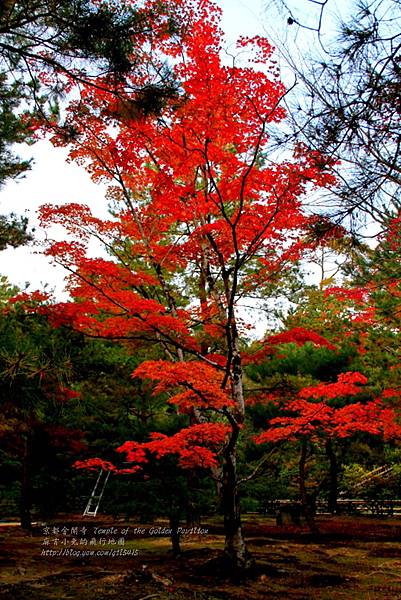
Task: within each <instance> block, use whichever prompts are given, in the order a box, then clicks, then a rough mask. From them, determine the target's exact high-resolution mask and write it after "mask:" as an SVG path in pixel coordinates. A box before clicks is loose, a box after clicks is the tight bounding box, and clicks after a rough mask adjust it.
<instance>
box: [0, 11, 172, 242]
mask: <svg viewBox="0 0 401 600" xmlns="http://www.w3.org/2000/svg"><path fill="white" fill-rule="evenodd" d="M179 28H180V26H179V15H178V4H177V3H175V2H174V1H172V2H167V3H163V4H162V3H160V2H148V3H146V6H142V7H135V6H134V5H133V3H132V2H130V1H128V0H127V1H122V2H118V3H116V2H110V1H109V0H101V1H96V0H72V1H71V0H57V1H55V0H35V1H32V0H11V1H9V0H4V2H2V3H1V5H0V96H1V102H0V186H1V185H3V183H4V182H5V181H7V180H8V179H10V178H17V177H19V176H21V175H23V174H24V173H25V172H26V171H27V170H28V169H29V168H30V164H31V161H26V160H21V159H20V158H19V157H18V156H17V155H15V154H14V152H13V145H14V144H15V143H18V142H26V143H32V141H33V135H32V134H33V130H34V128H35V126H37V122H38V121H41V122H42V123H45V124H47V125H50V126H52V125H54V123H55V122H57V123H58V124H60V123H61V121H62V118H61V117H60V112H59V104H60V102H62V101H63V99H64V98H65V96H66V94H68V92H69V90H70V89H71V82H74V83H76V84H79V83H85V84H93V85H97V86H102V85H103V84H102V81H107V87H108V89H109V90H110V89H111V88H112V87H113V88H114V92H115V93H116V95H117V96H118V97H120V98H121V97H125V96H124V92H125V91H126V86H127V83H128V79H127V74H128V73H129V72H130V71H131V70H136V69H140V68H145V66H144V61H145V62H146V68H147V69H148V71H149V77H150V78H151V79H152V84H153V88H152V89H149V88H147V89H146V92H145V94H146V96H147V108H148V110H154V106H156V109H157V108H158V107H159V106H160V102H162V101H163V98H164V96H165V95H167V96H170V95H171V93H172V87H173V83H172V81H171V80H170V79H169V74H168V71H167V70H164V71H159V72H158V73H156V72H154V71H153V70H152V63H151V61H148V59H149V51H148V49H149V47H150V46H151V45H152V43H153V40H154V39H155V38H160V37H165V36H174V35H178V34H179ZM145 48H146V51H144V49H145ZM100 76H101V77H100ZM95 81H96V83H95ZM75 94H77V88H75ZM135 94H137V95H138V102H139V103H141V102H143V95H144V92H143V90H142V88H135V89H132V88H130V95H131V97H133V98H135ZM60 119H61V121H60ZM68 133H69V135H73V132H72V131H71V130H68ZM29 239H30V236H29V234H28V233H27V223H26V221H25V220H23V219H20V220H19V219H17V218H15V217H13V216H12V217H11V218H9V219H7V218H6V217H0V248H4V247H5V246H6V245H8V244H9V245H12V246H16V245H20V244H22V243H25V242H27V241H29Z"/></svg>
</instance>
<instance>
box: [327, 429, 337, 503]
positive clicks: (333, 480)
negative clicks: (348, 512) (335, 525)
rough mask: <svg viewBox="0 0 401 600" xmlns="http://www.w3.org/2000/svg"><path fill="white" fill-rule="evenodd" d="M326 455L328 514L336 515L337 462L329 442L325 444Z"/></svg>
mask: <svg viewBox="0 0 401 600" xmlns="http://www.w3.org/2000/svg"><path fill="white" fill-rule="evenodd" d="M326 455H327V458H328V460H329V495H328V510H329V512H330V513H332V514H336V513H337V512H338V504H337V498H338V460H337V456H336V453H335V452H334V448H333V442H332V441H331V440H327V442H326Z"/></svg>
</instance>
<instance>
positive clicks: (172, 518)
mask: <svg viewBox="0 0 401 600" xmlns="http://www.w3.org/2000/svg"><path fill="white" fill-rule="evenodd" d="M169 523H170V529H171V534H170V538H171V549H172V552H173V556H179V555H180V554H181V545H180V533H179V532H178V528H179V526H180V519H179V516H178V515H177V514H175V513H170V515H169Z"/></svg>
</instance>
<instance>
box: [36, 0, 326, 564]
mask: <svg viewBox="0 0 401 600" xmlns="http://www.w3.org/2000/svg"><path fill="white" fill-rule="evenodd" d="M181 11H182V16H183V18H185V19H186V22H187V23H188V35H187V36H183V37H181V38H180V39H179V40H177V41H175V40H174V39H172V38H171V37H169V38H166V39H165V40H164V41H162V42H160V41H159V42H158V44H157V45H155V47H152V48H149V53H151V54H152V60H153V65H159V69H160V72H162V71H163V68H164V66H163V65H164V62H165V61H166V60H168V61H169V63H170V68H171V71H172V72H173V74H174V78H175V79H176V80H177V81H179V82H180V86H179V89H177V94H176V96H175V97H174V98H172V99H171V100H170V101H169V102H167V103H165V104H164V105H163V106H162V107H160V113H159V114H158V115H147V114H145V113H142V114H141V113H138V110H137V109H135V107H134V106H133V105H131V104H130V99H129V96H126V95H125V96H124V101H117V100H116V95H115V93H113V94H111V93H110V94H108V93H107V91H105V89H104V86H102V87H101V88H100V87H99V88H98V89H96V88H95V87H94V86H91V87H89V86H88V87H87V88H83V89H82V90H81V97H80V100H79V101H76V102H74V103H72V105H71V106H70V109H69V114H68V116H67V120H68V119H69V120H70V121H71V123H72V124H73V126H74V131H75V136H74V139H73V141H72V150H71V158H72V159H74V160H76V161H78V162H79V163H81V164H84V165H85V166H86V167H87V168H88V170H89V172H90V173H91V175H92V177H93V179H94V180H95V181H106V182H107V183H108V184H109V186H110V188H109V198H110V201H111V205H112V210H111V216H110V219H108V220H104V219H100V218H98V217H96V216H94V215H93V214H92V213H91V211H90V210H89V208H88V207H86V206H84V205H81V204H70V205H67V206H61V207H54V206H44V207H43V208H42V210H41V218H42V223H43V224H45V225H46V224H47V225H54V224H55V223H56V224H61V225H63V226H64V227H65V228H66V230H67V232H68V237H67V238H66V239H65V240H64V241H62V242H54V243H53V244H52V245H50V247H49V248H48V250H47V254H48V255H50V256H53V257H54V259H55V260H56V261H57V262H60V263H61V264H63V265H64V266H65V267H66V268H67V269H69V271H70V273H71V277H70V281H69V291H70V294H71V296H72V298H73V301H71V302H65V303H59V304H58V305H57V306H55V307H54V308H53V310H52V318H53V320H54V322H56V323H60V322H62V323H69V324H70V325H72V326H73V327H75V328H77V329H79V330H80V331H83V332H85V333H86V334H89V335H92V336H102V337H106V338H110V339H116V340H121V341H125V342H127V343H129V344H130V345H131V346H132V345H135V344H147V345H148V346H149V347H150V346H152V345H153V346H157V349H158V352H159V353H162V356H163V360H158V361H146V362H145V363H143V364H142V365H141V366H140V367H139V368H138V369H137V371H136V372H135V373H134V376H136V377H142V378H146V379H148V380H151V381H157V382H158V383H157V387H156V391H162V390H166V389H169V390H173V395H172V396H171V397H170V402H171V403H173V404H174V405H175V406H176V408H177V411H179V412H180V413H184V414H186V415H187V416H188V417H187V427H185V428H184V429H182V430H181V431H179V432H177V434H176V435H174V436H172V437H171V438H169V439H168V438H166V437H165V436H161V435H160V434H155V435H154V436H153V438H152V440H151V441H149V442H147V443H145V444H142V445H138V444H137V443H136V442H134V441H130V442H126V443H125V444H124V445H123V446H122V447H121V448H120V450H121V451H125V452H126V453H127V457H128V459H131V460H132V461H133V464H134V467H136V466H138V465H139V466H140V463H141V460H143V458H144V456H146V452H147V451H148V452H155V453H156V455H157V454H159V455H162V454H163V453H166V452H170V453H175V454H177V455H178V456H179V459H180V461H181V464H182V465H183V466H186V467H191V466H193V465H194V464H197V465H198V466H199V465H200V466H205V467H209V468H213V469H214V470H215V474H216V476H218V477H219V479H220V485H221V490H222V492H221V493H222V507H223V510H224V523H225V534H226V543H225V550H226V553H227V555H228V557H229V559H230V561H231V564H232V565H233V566H236V567H244V566H245V565H246V564H247V560H248V559H247V551H246V546H245V543H244V540H243V536H242V529H241V518H240V505H239V500H238V494H237V471H236V469H237V467H236V461H237V458H236V447H237V444H238V439H239V437H240V435H241V429H242V426H243V423H244V418H245V403H244V393H243V382H242V368H241V350H240V339H241V335H243V331H242V330H241V326H240V320H239V316H238V313H239V311H240V302H241V299H242V298H243V296H244V295H246V294H252V295H255V294H258V293H259V292H260V291H261V290H263V286H264V285H265V284H266V283H268V282H269V278H271V277H272V275H273V274H276V273H277V272H280V271H282V270H284V269H286V266H287V265H289V264H290V263H292V262H293V261H295V260H298V259H299V258H300V257H301V256H302V254H303V251H304V250H305V248H306V247H307V245H308V244H310V243H311V241H310V236H308V235H306V234H305V232H307V231H309V229H310V228H309V225H310V223H311V218H312V217H310V216H307V215H306V214H305V213H304V212H303V208H302V196H303V194H304V193H306V192H310V191H312V190H313V189H314V188H316V187H319V186H325V185H327V184H329V183H332V181H333V177H332V175H330V172H329V167H330V164H329V161H327V160H325V159H324V157H322V156H320V155H319V154H317V153H316V152H309V151H308V150H307V149H306V148H304V147H303V148H298V149H297V151H296V152H295V153H294V156H292V157H290V158H287V159H286V160H283V161H281V162H279V161H276V160H275V158H274V156H271V157H268V156H267V154H266V152H267V147H268V141H269V137H270V131H271V129H273V128H274V127H276V126H277V124H278V123H279V122H280V121H281V120H282V119H283V118H284V117H285V111H284V109H283V108H282V107H281V101H282V98H283V96H284V95H285V93H286V91H285V89H284V86H283V84H282V83H281V82H280V79H279V72H278V70H277V66H276V63H275V61H274V60H273V58H272V52H273V48H272V47H271V45H270V44H269V43H268V42H267V40H265V39H264V38H261V37H255V38H252V39H249V38H242V39H240V40H239V42H238V47H239V50H240V53H239V56H240V57H241V62H240V59H235V61H234V63H233V61H232V59H230V60H231V64H227V62H228V61H225V62H224V61H223V58H222V55H223V46H222V43H223V38H222V33H221V30H220V28H219V19H220V10H219V9H218V8H217V7H216V5H215V4H213V3H212V2H210V1H208V0H203V1H199V2H198V1H193V2H185V3H182V6H181ZM245 57H247V58H245ZM156 70H157V69H156ZM135 77H136V80H133V81H131V85H132V88H135V86H137V87H141V89H142V88H143V84H144V81H145V80H146V78H147V77H148V73H145V72H143V78H142V79H141V76H140V74H138V73H136V74H135ZM148 84H149V85H151V82H150V83H149V82H148ZM68 141H71V140H68ZM54 142H55V143H57V144H64V143H65V137H64V134H63V132H62V131H61V132H60V135H59V136H56V138H55V139H54ZM93 237H95V238H97V239H98V240H101V242H102V243H103V244H104V245H105V247H106V248H107V250H108V252H109V258H108V259H105V258H90V257H89V256H88V254H87V245H88V242H89V240H90V239H91V238H93ZM303 335H304V336H305V334H303ZM301 337H302V336H301ZM159 356H160V354H159ZM217 447H218V448H219V453H218V457H217V456H216V448H217ZM144 453H145V454H144Z"/></svg>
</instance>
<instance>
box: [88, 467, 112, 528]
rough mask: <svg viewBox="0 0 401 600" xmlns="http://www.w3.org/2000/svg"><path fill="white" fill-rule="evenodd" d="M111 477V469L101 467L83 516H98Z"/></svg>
mask: <svg viewBox="0 0 401 600" xmlns="http://www.w3.org/2000/svg"><path fill="white" fill-rule="evenodd" d="M109 477H110V471H104V469H100V471H99V475H98V478H97V480H96V483H95V487H94V488H93V491H92V494H91V496H90V498H89V500H88V504H87V505H86V508H85V510H84V512H83V515H82V516H83V517H96V515H97V511H98V509H99V505H100V502H101V500H102V496H103V492H104V489H105V487H106V483H107V482H108V479H109Z"/></svg>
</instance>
